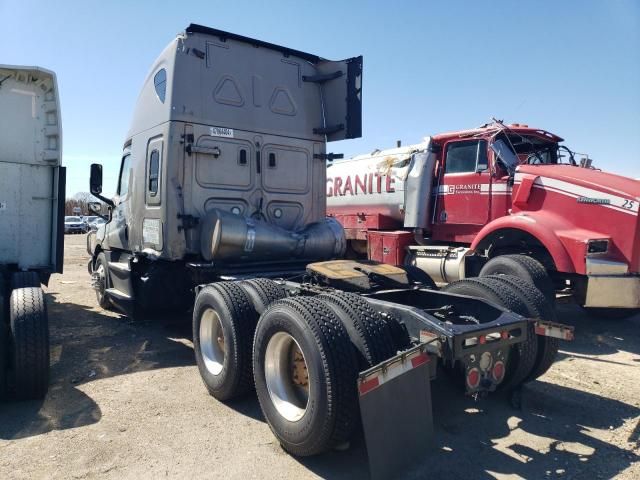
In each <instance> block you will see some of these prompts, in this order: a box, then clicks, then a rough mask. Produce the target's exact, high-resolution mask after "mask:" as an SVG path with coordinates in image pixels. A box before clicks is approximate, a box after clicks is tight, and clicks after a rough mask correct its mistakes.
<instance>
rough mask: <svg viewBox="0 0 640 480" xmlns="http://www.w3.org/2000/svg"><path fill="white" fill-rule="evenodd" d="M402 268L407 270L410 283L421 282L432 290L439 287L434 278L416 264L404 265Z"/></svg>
mask: <svg viewBox="0 0 640 480" xmlns="http://www.w3.org/2000/svg"><path fill="white" fill-rule="evenodd" d="M400 268H402V269H403V270H404V271H405V272H407V279H408V280H409V283H410V284H414V283H419V284H420V285H421V286H423V287H424V288H430V289H431V290H437V289H438V287H437V286H436V282H434V281H433V278H431V277H430V276H429V274H428V273H427V272H425V271H424V270H421V269H419V268H418V267H416V266H415V265H404V266H402V267H400Z"/></svg>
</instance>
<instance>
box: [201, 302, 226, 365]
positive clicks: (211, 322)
mask: <svg viewBox="0 0 640 480" xmlns="http://www.w3.org/2000/svg"><path fill="white" fill-rule="evenodd" d="M200 353H201V354H202V359H203V360H204V366H205V368H206V369H207V370H208V371H209V372H210V373H211V374H212V375H220V372H222V368H223V367H224V355H225V346H224V329H223V328H222V322H221V321H220V316H219V315H218V312H216V311H215V310H213V309H212V308H207V309H206V310H205V311H204V313H203V314H202V318H201V320H200Z"/></svg>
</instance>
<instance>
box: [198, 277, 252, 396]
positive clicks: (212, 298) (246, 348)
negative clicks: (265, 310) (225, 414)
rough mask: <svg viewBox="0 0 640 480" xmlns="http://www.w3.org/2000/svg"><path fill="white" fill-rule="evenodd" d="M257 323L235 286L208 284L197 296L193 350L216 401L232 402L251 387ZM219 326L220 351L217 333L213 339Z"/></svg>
mask: <svg viewBox="0 0 640 480" xmlns="http://www.w3.org/2000/svg"><path fill="white" fill-rule="evenodd" d="M203 319H204V320H205V324H204V325H203V323H202V321H203ZM257 321H258V314H257V312H256V310H255V308H253V305H252V304H251V301H250V300H249V297H248V296H247V294H246V293H245V292H244V290H243V289H242V288H240V286H239V285H238V284H237V283H234V282H218V283H215V284H212V285H208V286H206V287H204V288H203V289H202V290H201V291H200V293H198V296H197V297H196V302H195V307H194V309H193V349H194V351H195V355H196V363H197V364H198V370H199V371H200V377H201V378H202V381H203V382H204V384H205V386H206V387H207V390H208V391H209V393H210V394H211V395H212V396H214V397H215V398H217V399H218V400H221V401H227V400H232V399H234V398H237V397H240V396H242V395H244V394H246V393H247V392H249V391H250V390H251V389H252V387H253V377H252V372H251V351H252V342H253V333H254V331H255V328H256V323H257ZM216 322H218V323H216ZM218 327H219V328H221V329H222V335H223V337H222V338H223V341H222V344H223V349H222V348H219V347H220V334H219V331H218V334H216V339H214V338H213V334H214V333H215V329H217V328H218ZM202 336H204V338H201V337H202ZM207 336H209V337H210V338H208V339H207V338H206V337H207ZM214 340H215V343H214ZM203 341H204V343H203ZM216 344H217V345H216ZM203 349H204V353H203ZM216 355H217V356H218V358H216ZM220 357H221V358H220Z"/></svg>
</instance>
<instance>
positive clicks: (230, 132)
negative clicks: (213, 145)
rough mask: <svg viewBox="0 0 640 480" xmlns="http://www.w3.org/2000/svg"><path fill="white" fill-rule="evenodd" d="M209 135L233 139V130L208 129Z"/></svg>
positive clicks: (221, 128)
mask: <svg viewBox="0 0 640 480" xmlns="http://www.w3.org/2000/svg"><path fill="white" fill-rule="evenodd" d="M209 134H210V135H211V136H212V137H227V138H233V128H223V127H209Z"/></svg>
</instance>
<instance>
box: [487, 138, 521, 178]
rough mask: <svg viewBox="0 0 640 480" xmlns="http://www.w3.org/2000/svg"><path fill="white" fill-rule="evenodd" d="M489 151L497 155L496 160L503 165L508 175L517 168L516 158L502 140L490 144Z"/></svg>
mask: <svg viewBox="0 0 640 480" xmlns="http://www.w3.org/2000/svg"><path fill="white" fill-rule="evenodd" d="M491 150H493V152H494V153H495V154H496V155H497V157H498V159H499V160H500V161H501V162H502V163H503V164H504V166H505V167H506V168H507V170H508V171H509V173H512V172H514V171H515V169H516V167H517V166H518V163H519V162H518V157H517V156H516V154H515V153H514V152H513V150H511V148H510V147H509V145H507V144H506V143H505V142H504V141H503V140H502V139H497V140H496V141H494V142H493V143H492V144H491Z"/></svg>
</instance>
